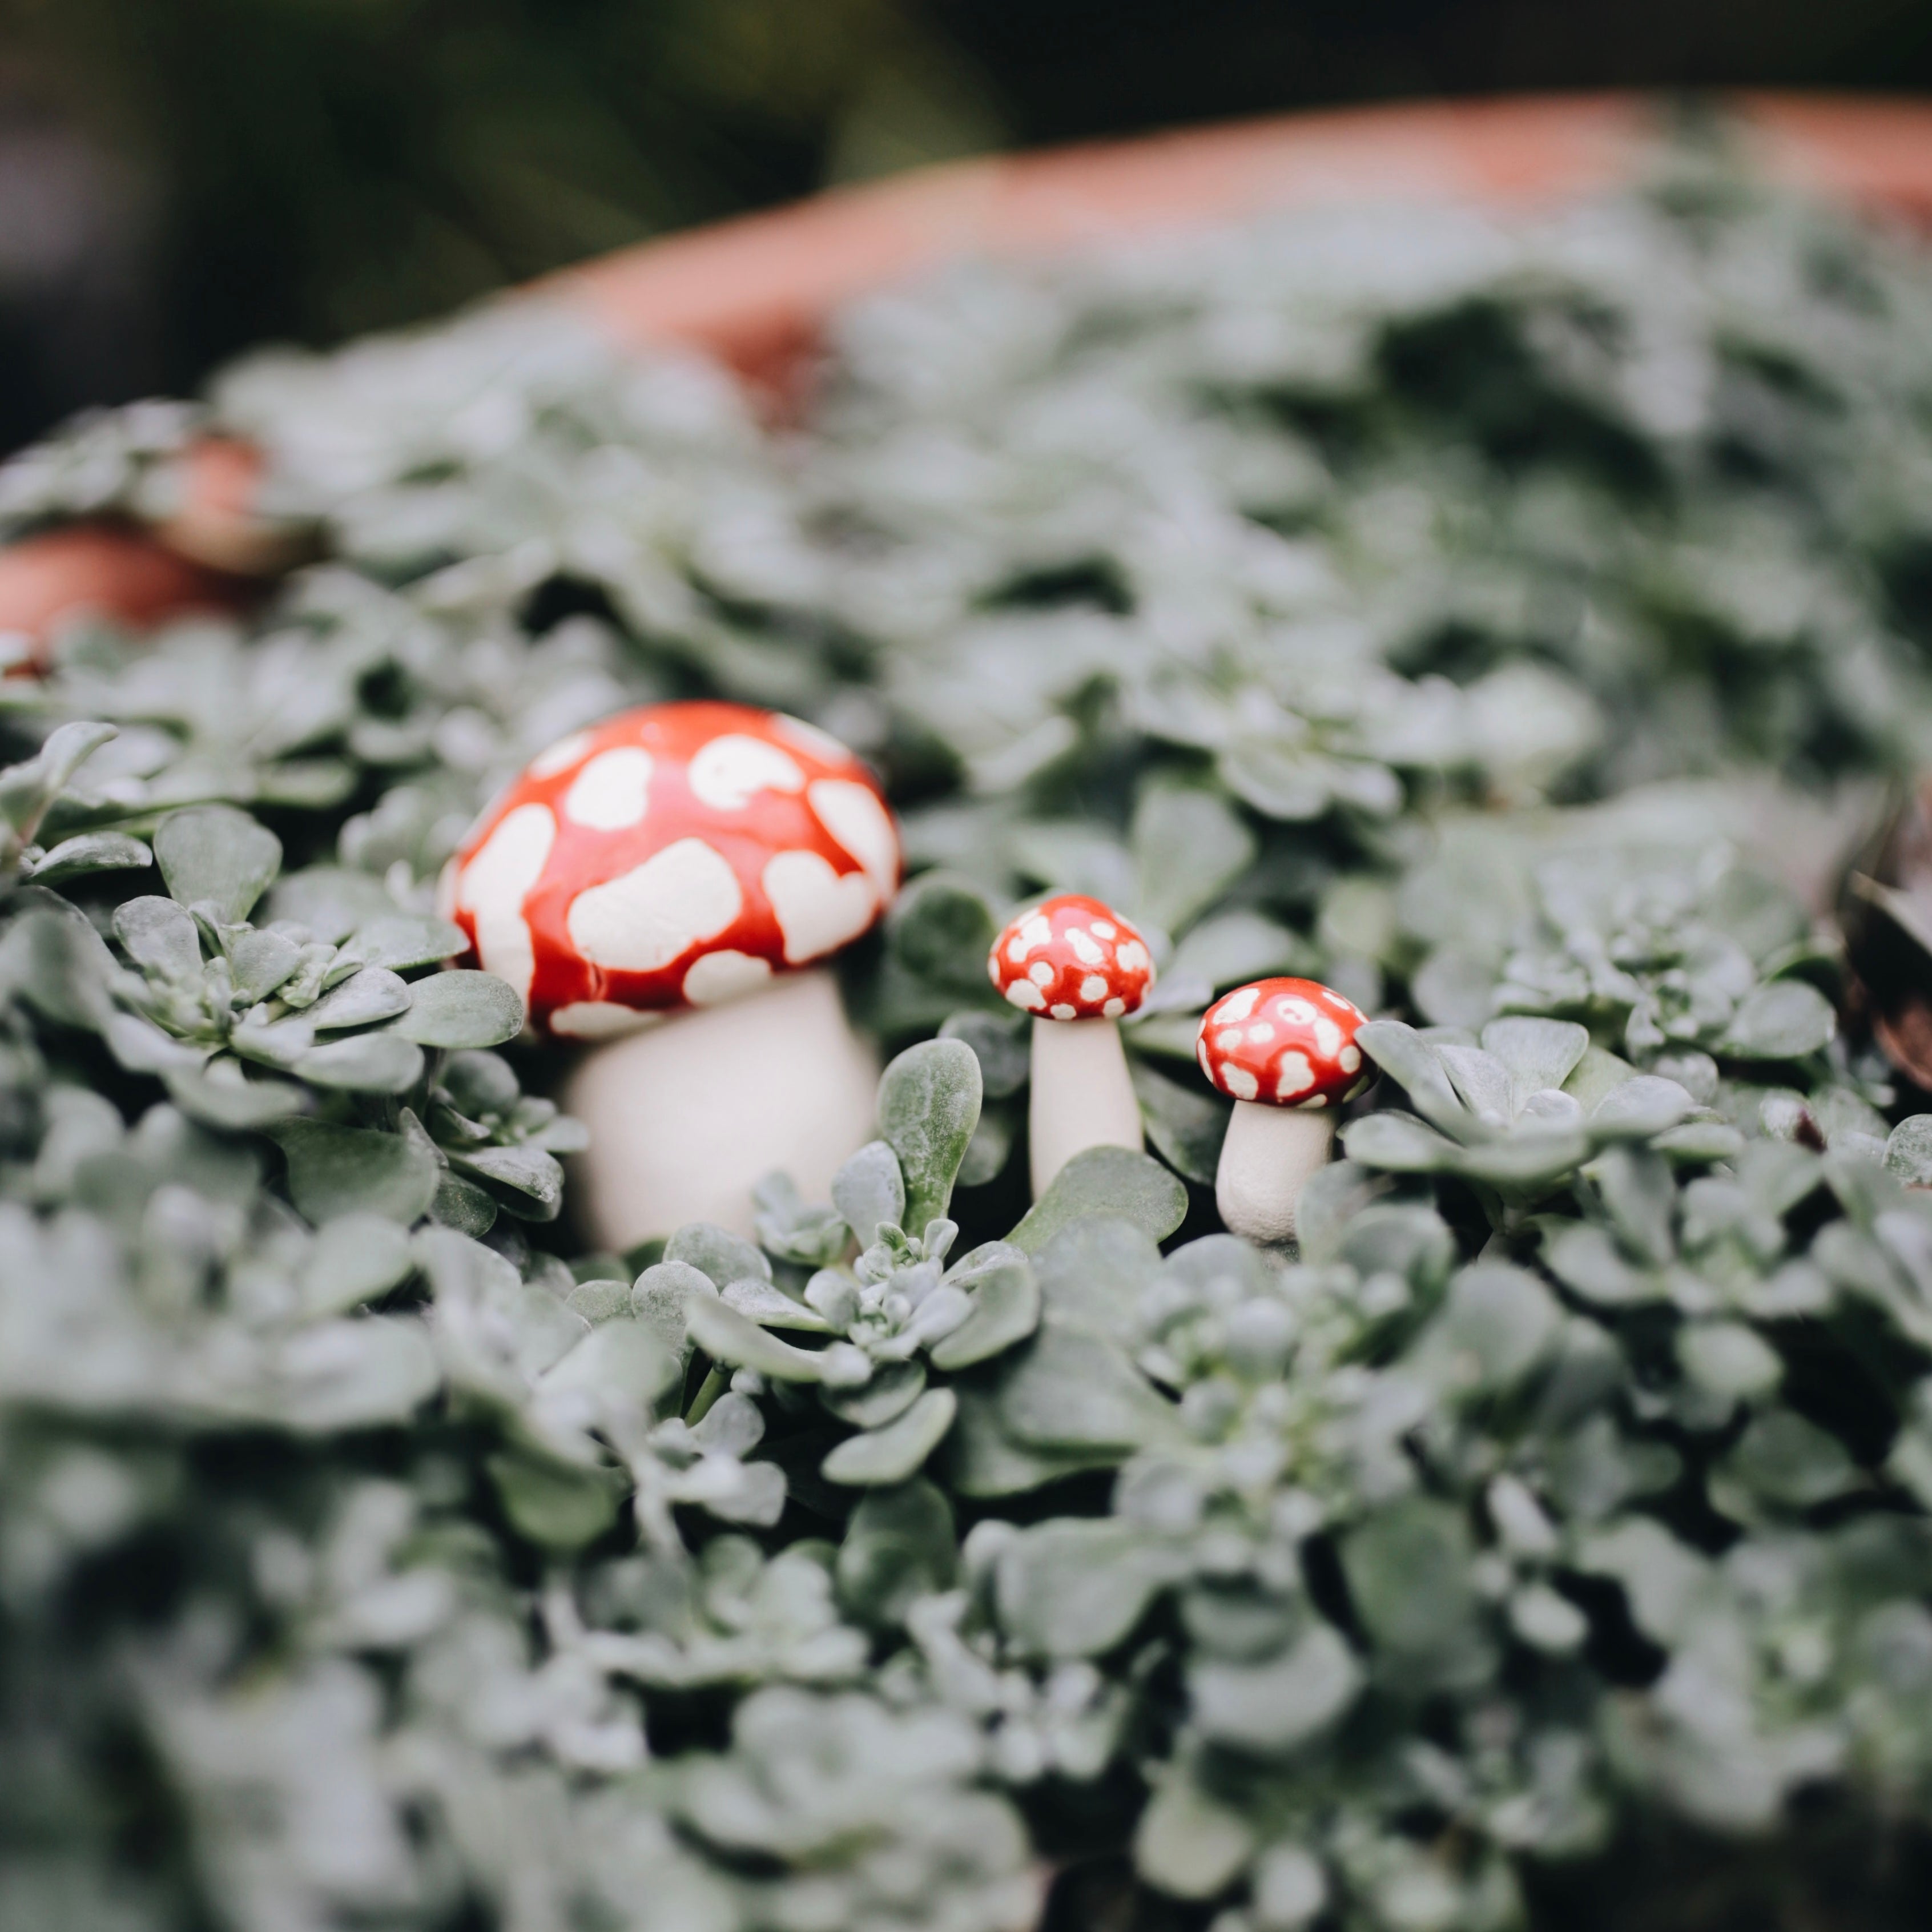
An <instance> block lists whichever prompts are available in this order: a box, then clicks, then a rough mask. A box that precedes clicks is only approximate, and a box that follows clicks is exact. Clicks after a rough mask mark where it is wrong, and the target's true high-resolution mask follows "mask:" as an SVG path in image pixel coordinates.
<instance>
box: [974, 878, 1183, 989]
mask: <svg viewBox="0 0 1932 1932" xmlns="http://www.w3.org/2000/svg"><path fill="white" fill-rule="evenodd" d="M986 971H987V974H988V975H989V977H990V978H991V979H992V982H993V984H994V985H995V986H997V987H998V989H999V990H1000V994H1001V998H1004V999H1007V1000H1010V1001H1012V1003H1013V1004H1014V1005H1015V1006H1016V1007H1019V1008H1021V1009H1022V1010H1023V1011H1025V1012H1026V1013H1032V1014H1034V1015H1035V1016H1037V1018H1039V1019H1050V1020H1095V1019H1109V1020H1114V1019H1119V1018H1120V1017H1121V1016H1122V1015H1123V1014H1124V1013H1133V1011H1134V1010H1136V1008H1137V1007H1139V1005H1140V1004H1141V1002H1142V1001H1143V1000H1145V998H1147V996H1148V994H1149V993H1150V992H1151V991H1152V990H1153V988H1154V960H1153V959H1152V957H1151V956H1150V955H1149V953H1148V949H1147V941H1145V940H1144V939H1143V938H1142V937H1141V935H1140V934H1139V931H1138V930H1137V929H1136V928H1135V927H1134V926H1133V925H1131V924H1130V922H1128V921H1127V920H1126V919H1123V918H1122V917H1121V915H1120V914H1119V913H1117V912H1115V910H1113V908H1112V907H1110V906H1106V905H1103V904H1102V903H1101V902H1100V900H1098V899H1090V898H1086V897H1085V896H1084V895H1082V894H1081V893H1079V892H1061V893H1060V894H1058V895H1057V896H1056V897H1055V898H1050V899H1045V900H1043V901H1041V902H1040V904H1038V905H1037V906H1035V907H1034V908H1033V909H1032V910H1031V911H1029V912H1023V913H1021V914H1020V916H1019V917H1018V918H1017V919H1015V920H1014V921H1013V923H1012V925H1010V926H1008V927H1007V929H1006V931H1005V932H1003V933H1001V935H1000V936H999V938H998V939H996V940H995V941H994V942H993V950H992V951H991V952H990V953H988V954H987V956H986Z"/></svg>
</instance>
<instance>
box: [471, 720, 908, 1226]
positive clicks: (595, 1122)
mask: <svg viewBox="0 0 1932 1932" xmlns="http://www.w3.org/2000/svg"><path fill="white" fill-rule="evenodd" d="M898 877H899V846H898V832H897V831H896V830H895V827H894V826H893V823H892V814H891V813H890V811H889V810H888V809H887V808H886V802H885V799H884V798H883V796H882V794H881V793H880V790H879V787H878V785H877V783H876V781H874V779H873V778H872V777H871V774H870V773H869V772H867V770H866V769H865V767H864V766H862V764H860V763H859V761H858V760H857V759H856V758H855V757H853V755H852V754H851V753H850V751H847V749H846V748H845V747H844V745H841V744H840V743H839V742H838V741H837V740H836V739H834V738H832V737H829V736H827V735H826V733H824V732H823V731H820V730H817V728H816V727H814V726H812V725H809V724H803V723H801V722H800V721H799V720H798V719H796V718H787V717H785V716H784V715H782V714H781V713H778V712H769V711H758V710H754V709H751V708H750V707H749V706H745V705H739V704H722V703H678V704H653V705H645V706H640V708H639V709H636V710H634V711H626V712H622V713H620V714H619V715H618V716H616V717H615V718H608V719H607V720H606V721H604V723H602V724H599V725H598V726H596V727H595V728H593V729H592V730H584V731H578V732H574V733H571V736H568V737H567V738H565V739H562V740H561V741H560V742H558V743H557V744H555V745H551V746H550V748H549V749H548V750H547V751H544V752H543V753H541V754H540V755H539V756H538V757H535V758H534V759H532V760H531V762H530V763H529V766H528V767H527V768H526V770H525V771H524V772H523V775H522V776H521V777H520V778H518V779H517V781H515V782H514V784H511V786H510V787H509V788H508V790H506V791H505V792H504V793H502V795H501V796H499V797H498V798H497V799H496V800H495V801H494V802H493V803H492V804H491V805H490V808H489V809H488V810H487V811H486V812H485V813H484V816H483V817H482V818H481V820H479V821H478V823H477V825H476V826H475V828H474V829H473V830H472V832H471V833H470V834H469V836H468V838H466V840H465V841H464V842H463V847H462V849H461V850H460V851H459V852H458V853H457V855H456V856H455V859H452V861H451V862H450V865H449V869H448V871H447V872H446V875H445V884H444V896H445V899H446V905H447V908H448V910H449V915H450V916H451V917H452V918H453V919H455V920H456V922H458V924H459V925H460V926H462V927H463V929H464V931H465V932H467V933H468V934H469V937H470V941H471V944H472V946H473V947H474V948H475V951H476V953H477V956H478V959H480V960H481V962H482V964H483V965H484V967H485V968H487V970H488V971H490V972H493V973H496V974H500V975H501V976H502V977H503V978H505V979H506V980H508V981H509V982H510V983H511V984H512V985H513V986H515V987H516V989H517V991H518V992H520V993H521V994H522V995H523V998H524V1001H525V1004H526V1008H527V1010H528V1013H529V1024H530V1025H531V1027H532V1028H533V1029H534V1030H535V1031H536V1032H538V1034H547V1035H549V1036H550V1037H553V1038H556V1039H559V1040H577V1041H585V1042H601V1043H603V1044H601V1045H600V1046H597V1047H596V1048H595V1050H593V1051H592V1052H589V1053H586V1055H584V1057H583V1059H582V1061H580V1063H579V1064H578V1065H577V1067H576V1068H575V1069H574V1071H573V1073H571V1077H570V1079H569V1082H568V1085H567V1088H566V1091H565V1095H564V1100H565V1106H567V1107H568V1109H570V1111H571V1112H573V1113H575V1114H576V1115H578V1116H579V1117H580V1118H582V1119H583V1120H584V1121H586V1124H588V1125H589V1128H590V1130H591V1135H592V1142H591V1147H590V1150H589V1152H588V1153H587V1154H586V1155H585V1156H584V1157H583V1165H582V1169H581V1172H580V1192H581V1195H582V1196H583V1199H584V1202H585V1205H586V1210H587V1214H588V1217H589V1223H590V1226H591V1229H592V1232H593V1234H594V1235H595V1238H597V1239H598V1241H600V1242H601V1243H602V1244H604V1245H605V1246H607V1247H614V1248H625V1247H631V1246H633V1245H634V1244H636V1243H637V1242H638V1241H642V1240H644V1239H646V1238H648V1237H650V1236H652V1235H661V1234H665V1233H667V1232H670V1229H672V1228H673V1227H675V1226H677V1225H678V1224H679V1223H682V1222H685V1221H689V1220H712V1221H715V1222H718V1223H721V1224H722V1225H724V1226H727V1227H733V1228H738V1229H748V1226H749V1211H750V1192H751V1185H752V1184H753V1183H754V1181H757V1179H759V1178H760V1177H761V1176H762V1175H764V1174H766V1172H769V1171H770V1170H771V1169H773V1168H775V1167H776V1168H783V1169H785V1170H786V1171H787V1172H789V1173H790V1175H792V1176H793V1178H794V1179H795V1180H796V1181H798V1182H799V1184H800V1185H801V1186H802V1187H805V1188H807V1189H808V1190H811V1189H816V1190H818V1191H819V1192H820V1193H822V1192H823V1190H825V1189H826V1187H829V1185H830V1183H831V1178H832V1173H833V1172H834V1171H835V1169H836V1168H837V1167H838V1164H839V1163H840V1162H841V1160H844V1157H845V1156H846V1155H847V1154H850V1152H851V1151H853V1148H856V1147H857V1146H859V1145H860V1144H861V1143H862V1142H863V1141H864V1140H865V1138H866V1136H867V1135H868V1133H870V1131H871V1125H872V1109H873V1103H874V1093H875V1089H876V1086H877V1079H878V1064H877V1056H876V1055H874V1053H873V1052H872V1051H871V1048H870V1047H869V1046H867V1045H866V1044H865V1043H863V1042H862V1041H861V1040H859V1037H857V1036H856V1034H854V1033H853V1031H852V1030H851V1028H850V1025H848V1024H847V1021H846V1019H845V1016H844V1007H843V1004H842V1002H841V1000H840V998H839V995H838V986H837V984H836V982H835V980H833V978H832V976H831V974H829V972H828V971H825V970H824V969H823V968H817V969H815V970H814V962H820V961H823V960H824V959H827V958H828V957H829V956H830V955H832V954H833V953H836V952H838V950H839V949H840V948H841V947H844V946H846V945H847V944H850V942H851V941H853V940H855V939H856V938H858V937H859V935H860V934H862V933H863V932H865V931H866V930H867V929H868V928H870V927H871V926H872V925H873V924H874V922H876V921H877V919H878V917H879V916H880V913H881V911H882V910H883V908H884V907H885V905H886V902H887V901H889V898H891V896H892V892H893V891H894V890H895V888H896V887H897V886H898ZM800 969H806V970H800ZM751 994H755V995H757V998H754V999H753V998H746V997H745V995H751Z"/></svg>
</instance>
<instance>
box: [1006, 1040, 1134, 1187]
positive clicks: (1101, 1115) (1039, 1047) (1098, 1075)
mask: <svg viewBox="0 0 1932 1932" xmlns="http://www.w3.org/2000/svg"><path fill="white" fill-rule="evenodd" d="M1027 1143H1028V1152H1029V1155H1030V1157H1031V1168H1032V1172H1033V1191H1034V1199H1036V1200H1037V1199H1039V1198H1040V1196H1041V1195H1043V1194H1044V1193H1046V1190H1047V1188H1048V1187H1049V1185H1050V1184H1052V1180H1053V1177H1054V1176H1055V1175H1056V1174H1058V1172H1060V1170H1061V1169H1062V1168H1063V1167H1064V1166H1066V1165H1067V1163H1068V1162H1069V1161H1070V1160H1072V1159H1073V1157H1074V1156H1075V1155H1076V1154H1081V1153H1084V1152H1085V1150H1086V1149H1088V1148H1091V1147H1124V1148H1139V1146H1140V1145H1141V1107H1140V1103H1139V1101H1138V1100H1136V1099H1135V1098H1134V1083H1133V1081H1132V1080H1131V1079H1130V1078H1129V1077H1128V1074H1127V1054H1126V1052H1125V1051H1124V1049H1123V1048H1122V1046H1121V1030H1120V1028H1118V1027H1117V1026H1116V1025H1115V1024H1114V1022H1112V1020H1043V1019H1036V1020H1035V1021H1034V1023H1033V1090H1032V1093H1031V1096H1030V1097H1029V1099H1028V1106H1027Z"/></svg>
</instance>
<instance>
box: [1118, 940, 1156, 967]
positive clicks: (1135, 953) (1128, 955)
mask: <svg viewBox="0 0 1932 1932" xmlns="http://www.w3.org/2000/svg"><path fill="white" fill-rule="evenodd" d="M1114 959H1115V963H1116V964H1117V965H1118V966H1119V968H1120V969H1121V971H1122V972H1123V973H1145V972H1146V971H1148V970H1149V969H1150V968H1151V967H1152V966H1153V965H1154V962H1153V960H1152V959H1150V958H1149V957H1148V950H1147V948H1146V947H1145V946H1143V945H1142V944H1141V943H1140V941H1139V940H1138V939H1124V940H1122V941H1121V943H1120V944H1119V945H1118V946H1117V947H1115V949H1114Z"/></svg>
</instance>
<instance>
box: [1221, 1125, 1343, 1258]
mask: <svg viewBox="0 0 1932 1932" xmlns="http://www.w3.org/2000/svg"><path fill="white" fill-rule="evenodd" d="M1336 1112H1337V1110H1336V1109H1334V1108H1333V1107H1276V1106H1269V1105H1268V1104H1267V1103H1265V1102H1264V1101H1260V1100H1237V1101H1236V1102H1235V1117H1234V1118H1233V1119H1232V1120H1231V1121H1229V1123H1228V1138H1227V1139H1226V1140H1225V1141H1223V1142H1222V1143H1221V1165H1220V1169H1219V1170H1218V1171H1217V1173H1216V1175H1215V1177H1214V1205H1216V1206H1217V1208H1220V1211H1221V1219H1222V1220H1223V1221H1224V1222H1226V1223H1227V1226H1228V1229H1229V1232H1230V1233H1232V1234H1236V1235H1242V1236H1244V1238H1246V1239H1247V1240H1249V1241H1253V1242H1254V1243H1256V1244H1257V1245H1258V1246H1259V1247H1286V1246H1288V1245H1289V1244H1290V1243H1291V1242H1292V1241H1294V1240H1295V1211H1296V1209H1297V1208H1298V1206H1299V1205H1300V1204H1301V1190H1303V1189H1304V1187H1307V1185H1308V1183H1309V1181H1310V1179H1311V1178H1313V1176H1314V1175H1316V1174H1318V1173H1319V1172H1321V1170H1322V1169H1323V1168H1324V1167H1325V1166H1327V1165H1328V1156H1329V1154H1330V1152H1331V1150H1332V1149H1333V1148H1334V1145H1335V1121H1336Z"/></svg>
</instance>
